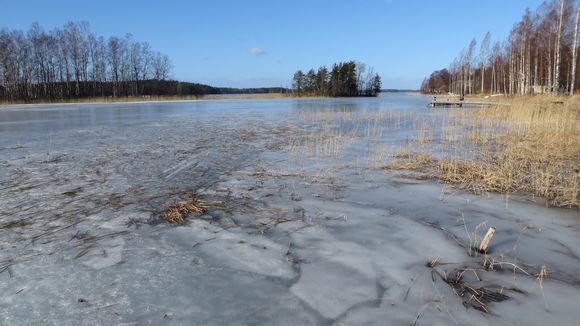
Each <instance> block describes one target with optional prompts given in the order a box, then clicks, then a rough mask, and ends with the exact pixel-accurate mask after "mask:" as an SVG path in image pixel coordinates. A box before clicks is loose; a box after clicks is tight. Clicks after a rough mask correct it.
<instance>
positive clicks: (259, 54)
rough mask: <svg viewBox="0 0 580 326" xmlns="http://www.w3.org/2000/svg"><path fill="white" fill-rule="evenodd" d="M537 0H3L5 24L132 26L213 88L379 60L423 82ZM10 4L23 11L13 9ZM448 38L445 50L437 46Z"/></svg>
mask: <svg viewBox="0 0 580 326" xmlns="http://www.w3.org/2000/svg"><path fill="white" fill-rule="evenodd" d="M541 2H542V1H540V0H531V1H514V2H509V3H505V2H500V1H499V0H492V1H489V2H487V3H486V6H483V8H480V6H479V4H477V3H467V2H465V3H464V2H463V1H458V0H453V1H448V5H446V6H442V5H441V4H440V3H436V2H427V3H423V2H421V1H418V0H414V1H405V2H402V1H397V0H357V1H349V2H347V1H339V2H329V1H317V2H316V3H310V2H306V1H302V0H301V1H298V2H293V3H291V4H289V3H267V2H265V1H258V0H255V1H249V2H244V3H238V2H234V1H216V2H212V3H209V4H208V3H203V4H191V3H186V2H184V1H175V2H173V3H172V4H171V6H169V5H164V6H158V5H156V4H155V5H154V4H152V3H150V2H142V1H140V2H136V1H126V2H123V3H117V2H113V1H110V0H106V1H101V2H99V3H94V4H83V6H78V5H76V4H75V3H74V2H72V1H70V0H66V1H53V2H43V1H32V2H28V3H26V4H25V3H16V2H8V1H1V0H0V5H2V7H3V8H4V10H3V11H2V13H0V20H1V21H2V25H1V26H0V28H8V29H21V30H27V29H28V28H29V27H30V26H31V25H32V24H33V23H34V22H38V23H39V24H40V26H42V27H43V28H44V29H45V30H51V29H54V28H56V27H62V26H63V25H64V24H65V23H66V22H68V21H86V22H88V23H89V25H90V27H91V30H92V31H93V32H94V33H95V34H97V35H100V36H104V37H106V38H108V37H109V36H124V35H125V34H127V33H130V34H132V35H133V36H134V38H135V40H137V41H141V42H148V43H150V44H151V46H152V47H153V48H154V49H156V50H158V51H160V52H163V53H166V54H167V55H168V56H169V57H170V59H171V62H172V66H173V69H172V74H171V77H172V78H173V79H175V80H180V81H185V82H193V83H201V84H208V85H212V86H215V87H233V88H259V87H286V88H289V87H290V86H291V79H292V75H293V73H294V72H295V71H296V70H299V69H300V70H303V71H306V70H308V69H310V68H316V67H319V66H322V65H326V66H331V65H332V64H333V63H336V62H343V61H349V60H356V61H360V62H363V63H365V64H366V65H367V66H369V67H373V68H374V70H375V71H376V72H377V73H378V74H379V75H380V76H381V77H382V79H383V88H384V89H419V88H420V84H421V82H422V81H423V79H424V78H425V77H427V76H429V75H430V74H431V72H433V71H434V70H439V69H443V68H446V67H447V66H448V64H449V62H450V61H451V60H452V59H453V58H454V57H455V56H456V55H457V54H458V53H459V52H460V51H461V50H462V49H463V48H464V47H466V46H467V45H468V43H469V42H470V41H471V39H473V38H476V39H477V40H478V41H481V39H482V38H483V36H484V35H485V33H487V32H488V31H490V32H491V34H492V39H493V40H494V41H495V40H500V41H503V40H504V39H505V38H506V36H507V35H508V34H509V32H510V30H511V28H512V26H513V25H514V23H515V22H516V21H518V20H519V19H520V18H521V16H522V15H523V13H524V10H525V9H526V8H530V9H532V10H533V9H536V8H537V7H538V6H539V5H540V4H541ZM31 3H32V5H31ZM498 8H501V9H502V10H499V11H498V10H497V9H498ZM370 9H372V10H370ZM14 12H18V13H19V14H18V15H9V13H14ZM323 12H324V13H325V14H320V13H323ZM465 12H469V13H477V15H473V14H471V15H470V14H464V13H465ZM127 13H132V14H131V15H127ZM188 13H191V14H188ZM240 13H243V14H240ZM462 13H463V14H462ZM160 14H163V16H162V17H161V18H160ZM152 21H158V23H155V24H152V23H151V22H152ZM490 21H493V22H494V24H493V27H492V28H489V22H490ZM309 22H311V23H309ZM458 26H459V27H460V28H458ZM451 36H452V37H451ZM442 38H445V40H446V46H445V47H443V48H441V47H438V45H440V44H441V39H442ZM353 43H354V45H355V46H353ZM426 58H428V59H429V60H425V59H426Z"/></svg>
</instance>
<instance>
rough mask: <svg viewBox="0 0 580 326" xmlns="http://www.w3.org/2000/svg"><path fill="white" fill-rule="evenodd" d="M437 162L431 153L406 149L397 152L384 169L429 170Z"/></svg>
mask: <svg viewBox="0 0 580 326" xmlns="http://www.w3.org/2000/svg"><path fill="white" fill-rule="evenodd" d="M435 162H436V161H435V159H434V158H433V156H431V154H429V153H418V152H413V151H410V150H408V149H404V150H402V151H400V152H398V153H397V154H395V159H394V160H393V161H392V162H391V163H389V164H388V165H386V166H385V167H384V169H385V170H411V171H421V172H428V170H430V168H431V167H433V166H434V164H435Z"/></svg>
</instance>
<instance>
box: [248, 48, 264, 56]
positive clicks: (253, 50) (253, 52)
mask: <svg viewBox="0 0 580 326" xmlns="http://www.w3.org/2000/svg"><path fill="white" fill-rule="evenodd" d="M250 54H251V55H253V56H254V57H259V56H262V55H266V50H264V49H260V48H251V49H250Z"/></svg>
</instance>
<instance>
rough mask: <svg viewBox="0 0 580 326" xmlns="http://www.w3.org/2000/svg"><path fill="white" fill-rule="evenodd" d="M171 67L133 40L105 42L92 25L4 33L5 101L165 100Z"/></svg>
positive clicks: (0, 64)
mask: <svg viewBox="0 0 580 326" xmlns="http://www.w3.org/2000/svg"><path fill="white" fill-rule="evenodd" d="M170 70H171V62H170V60H169V57H168V56H167V55H165V54H162V53H160V52H157V51H154V50H153V49H152V48H151V46H150V45H149V44H148V43H147V42H138V41H136V40H134V39H133V36H132V35H131V34H127V35H126V36H125V37H117V36H111V37H109V38H108V39H105V38H104V37H102V36H96V35H95V34H93V33H92V32H91V30H90V28H89V25H88V23H86V22H80V23H76V22H68V23H66V24H65V25H64V26H63V27H62V28H55V29H54V30H52V31H45V30H44V29H43V28H42V27H41V26H40V25H39V24H38V23H34V24H32V26H31V27H30V29H29V30H28V31H26V32H24V31H21V30H8V29H6V28H3V29H1V30H0V100H7V101H34V100H60V99H71V98H81V97H97V96H112V97H118V96H136V95H144V94H146V93H150V95H151V94H155V95H165V94H163V93H164V92H166V91H167V89H168V87H167V86H168V85H167V84H166V83H163V81H166V80H167V79H168V78H169V74H170Z"/></svg>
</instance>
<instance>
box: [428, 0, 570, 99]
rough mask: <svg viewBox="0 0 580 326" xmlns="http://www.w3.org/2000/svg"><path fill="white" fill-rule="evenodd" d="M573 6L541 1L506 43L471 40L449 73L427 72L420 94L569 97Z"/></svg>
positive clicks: (559, 0) (559, 1) (565, 1)
mask: <svg viewBox="0 0 580 326" xmlns="http://www.w3.org/2000/svg"><path fill="white" fill-rule="evenodd" d="M579 20H580V3H579V1H578V0H546V1H544V2H543V3H542V4H541V6H540V7H539V8H538V9H537V10H536V11H534V12H532V11H530V10H529V9H527V10H526V11H525V13H524V15H523V17H522V19H521V21H519V22H517V23H516V24H515V25H514V27H513V28H512V30H511V33H510V35H509V37H508V39H507V40H505V41H503V42H499V41H496V42H495V43H494V44H493V45H491V35H490V33H487V34H486V35H485V37H484V39H483V41H482V42H481V44H480V46H479V53H478V55H477V54H476V51H477V49H476V47H477V42H476V40H475V39H473V40H472V41H471V42H470V44H469V45H468V47H467V48H465V49H464V50H462V51H461V53H460V54H459V55H458V57H457V58H456V59H455V60H454V61H453V62H452V63H451V64H450V66H449V68H446V69H441V70H437V71H435V72H433V73H432V74H431V75H430V76H429V77H428V78H426V79H425V81H424V82H423V84H422V86H421V90H422V92H424V93H447V92H452V93H455V94H462V95H467V94H476V93H483V94H486V93H487V94H507V95H530V94H570V95H572V94H574V91H575V90H576V89H578V86H577V80H578V77H579V76H578V74H579V72H578V70H577V69H576V68H577V66H578V45H579V44H578V43H579V42H578V41H579V39H578V38H579V36H580V35H578V28H579Z"/></svg>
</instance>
